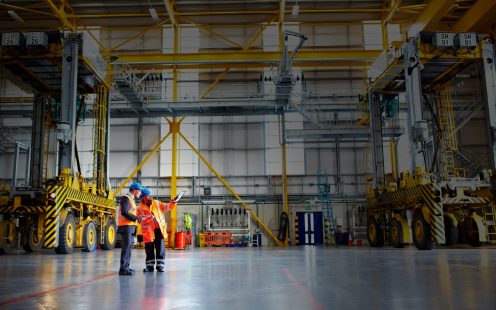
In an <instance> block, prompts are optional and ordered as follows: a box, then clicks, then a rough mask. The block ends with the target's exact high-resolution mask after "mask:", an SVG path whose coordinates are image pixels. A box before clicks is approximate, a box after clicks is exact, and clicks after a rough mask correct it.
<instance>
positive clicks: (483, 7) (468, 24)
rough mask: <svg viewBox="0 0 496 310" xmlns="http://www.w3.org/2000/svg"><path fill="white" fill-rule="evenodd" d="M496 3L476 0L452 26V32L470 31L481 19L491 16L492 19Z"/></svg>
mask: <svg viewBox="0 0 496 310" xmlns="http://www.w3.org/2000/svg"><path fill="white" fill-rule="evenodd" d="M495 9H496V1H494V0H478V1H477V2H476V3H475V4H473V5H472V7H471V8H470V9H469V10H468V11H467V12H466V13H465V15H463V17H462V18H460V19H459V20H458V22H457V23H456V24H455V25H454V26H453V28H452V30H453V32H462V31H470V30H472V29H473V28H474V27H476V26H477V24H478V23H479V22H480V21H481V20H482V19H483V18H486V17H487V16H488V14H491V15H492V16H493V17H494V14H495V11H494V10H495Z"/></svg>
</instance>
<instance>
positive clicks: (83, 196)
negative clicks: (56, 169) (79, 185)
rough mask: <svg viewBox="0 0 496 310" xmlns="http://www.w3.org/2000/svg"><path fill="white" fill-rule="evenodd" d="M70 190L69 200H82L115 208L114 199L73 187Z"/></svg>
mask: <svg viewBox="0 0 496 310" xmlns="http://www.w3.org/2000/svg"><path fill="white" fill-rule="evenodd" d="M68 190H69V191H68V193H67V201H75V202H81V203H85V204H90V205H96V206H100V207H104V208H109V209H114V210H115V202H114V200H109V199H107V198H105V197H100V196H97V195H93V194H90V193H87V192H81V191H78V190H75V189H72V188H69V189H68Z"/></svg>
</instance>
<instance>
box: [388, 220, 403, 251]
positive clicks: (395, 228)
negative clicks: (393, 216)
mask: <svg viewBox="0 0 496 310" xmlns="http://www.w3.org/2000/svg"><path fill="white" fill-rule="evenodd" d="M389 235H390V239H391V244H392V245H393V247H395V248H402V247H404V246H405V244H404V243H403V228H402V227H401V223H400V222H398V221H397V220H392V221H391V229H390V232H389Z"/></svg>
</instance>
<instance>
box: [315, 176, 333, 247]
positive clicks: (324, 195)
mask: <svg viewBox="0 0 496 310" xmlns="http://www.w3.org/2000/svg"><path fill="white" fill-rule="evenodd" d="M317 178H318V179H317V181H318V192H319V200H320V206H321V208H322V215H323V222H324V228H323V230H324V245H332V246H336V239H335V237H334V234H335V233H336V224H335V222H334V213H333V211H332V197H331V185H330V184H329V181H328V177H327V174H325V173H323V172H322V171H319V173H318V176H317Z"/></svg>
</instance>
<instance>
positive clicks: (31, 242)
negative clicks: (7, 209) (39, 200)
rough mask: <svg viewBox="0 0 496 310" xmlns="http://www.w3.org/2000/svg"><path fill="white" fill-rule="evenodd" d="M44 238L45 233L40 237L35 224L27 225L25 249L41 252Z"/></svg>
mask: <svg viewBox="0 0 496 310" xmlns="http://www.w3.org/2000/svg"><path fill="white" fill-rule="evenodd" d="M42 229H43V228H42ZM43 240H44V238H43V234H42V235H41V238H40V237H38V232H37V231H36V228H35V227H33V225H26V232H25V236H24V244H23V248H24V251H26V252H28V253H32V252H40V251H41V249H42V248H43Z"/></svg>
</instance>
